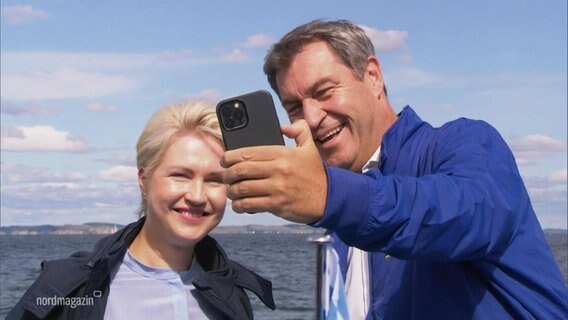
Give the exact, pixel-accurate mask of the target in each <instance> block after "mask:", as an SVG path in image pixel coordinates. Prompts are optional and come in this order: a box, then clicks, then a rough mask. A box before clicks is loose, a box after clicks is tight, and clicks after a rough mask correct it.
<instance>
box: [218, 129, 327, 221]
mask: <svg viewBox="0 0 568 320" xmlns="http://www.w3.org/2000/svg"><path fill="white" fill-rule="evenodd" d="M282 133H284V134H285V135H286V136H287V137H289V138H291V139H294V140H295V141H296V144H297V147H296V148H288V147H284V146H259V147H248V148H240V149H236V150H231V151H227V152H225V155H224V156H223V158H222V159H221V165H222V166H223V167H225V168H227V171H226V173H225V183H227V184H229V189H228V190H227V196H228V197H229V199H231V200H233V210H234V211H235V212H264V211H267V212H271V213H273V214H275V215H277V216H279V217H281V218H284V219H286V220H289V221H293V222H300V223H312V222H316V221H317V220H319V219H320V218H321V217H322V215H323V211H324V209H325V201H326V197H327V176H326V173H325V168H324V167H323V163H322V160H321V158H320V156H319V153H318V150H317V148H316V146H315V144H314V141H313V138H312V134H311V132H310V128H309V127H308V124H307V123H306V122H305V121H304V120H299V121H297V122H295V123H294V124H292V125H290V126H282Z"/></svg>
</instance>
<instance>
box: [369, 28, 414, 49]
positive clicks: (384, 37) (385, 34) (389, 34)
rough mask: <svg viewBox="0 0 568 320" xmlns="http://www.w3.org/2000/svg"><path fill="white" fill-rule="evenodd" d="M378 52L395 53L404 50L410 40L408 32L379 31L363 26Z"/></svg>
mask: <svg viewBox="0 0 568 320" xmlns="http://www.w3.org/2000/svg"><path fill="white" fill-rule="evenodd" d="M361 28H362V29H363V30H364V31H365V33H366V34H367V36H368V37H369V39H371V42H372V43H373V45H374V46H375V50H377V51H395V50H398V49H400V48H402V47H403V46H404V44H405V42H406V38H408V31H400V30H385V31H382V30H378V29H374V28H371V27H367V26H363V25H362V26H361Z"/></svg>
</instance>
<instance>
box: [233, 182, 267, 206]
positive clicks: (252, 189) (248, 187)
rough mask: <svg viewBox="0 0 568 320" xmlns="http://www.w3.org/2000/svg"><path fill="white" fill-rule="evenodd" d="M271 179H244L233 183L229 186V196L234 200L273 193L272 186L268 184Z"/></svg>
mask: <svg viewBox="0 0 568 320" xmlns="http://www.w3.org/2000/svg"><path fill="white" fill-rule="evenodd" d="M269 182H270V180H267V179H260V180H243V181H240V182H237V183H235V184H232V185H231V186H230V187H229V188H227V197H228V198H229V199H231V200H233V201H236V200H239V199H243V198H251V197H260V196H268V195H270V194H271V192H270V191H271V189H272V188H271V187H270V186H269V185H268V183H269Z"/></svg>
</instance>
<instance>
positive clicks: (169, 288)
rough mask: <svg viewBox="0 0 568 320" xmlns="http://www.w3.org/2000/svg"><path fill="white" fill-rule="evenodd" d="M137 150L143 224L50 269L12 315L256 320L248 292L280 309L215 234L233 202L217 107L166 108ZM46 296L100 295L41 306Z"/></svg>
mask: <svg viewBox="0 0 568 320" xmlns="http://www.w3.org/2000/svg"><path fill="white" fill-rule="evenodd" d="M136 151H137V165H138V183H139V186H140V192H141V199H142V200H141V205H140V209H139V213H140V215H141V218H140V219H139V220H138V221H137V222H135V223H132V224H130V225H128V226H126V227H124V228H123V229H121V230H119V231H118V232H117V233H115V234H113V235H110V236H108V237H105V238H103V239H102V240H101V241H99V243H98V244H97V246H96V248H95V250H94V252H93V253H88V254H87V253H76V254H74V255H73V256H71V258H69V259H65V260H59V261H49V262H46V263H44V264H43V270H42V273H41V274H40V277H39V278H38V280H36V282H35V283H34V284H33V285H32V287H31V288H30V289H28V291H27V292H26V293H25V295H24V297H23V298H22V299H21V300H20V301H19V302H18V304H17V305H16V307H15V308H14V309H13V310H12V312H11V313H10V314H9V315H8V319H19V318H25V319H33V318H40V319H43V318H49V319H103V318H104V319H252V318H253V313H252V308H251V305H250V302H249V298H248V296H247V294H246V293H245V291H244V290H243V289H248V290H250V291H252V292H254V293H255V294H256V295H257V296H259V298H260V299H261V300H262V301H263V302H264V303H265V304H266V305H267V306H268V307H270V308H271V309H274V301H273V298H272V285H271V283H270V282H269V281H267V280H265V279H263V278H261V277H260V276H258V275H256V274H255V273H253V272H252V271H250V270H248V269H246V268H245V267H243V266H242V265H240V264H238V263H236V262H234V261H231V260H229V259H228V258H227V256H226V254H225V253H224V251H223V250H222V248H221V247H220V246H219V244H218V243H217V242H216V241H215V240H214V239H213V238H211V237H209V236H208V233H209V232H210V231H211V230H213V229H214V228H215V227H216V226H217V225H218V224H219V222H220V221H221V219H222V217H223V213H224V210H225V204H226V200H227V186H226V185H225V184H224V183H223V172H224V169H223V168H222V167H221V165H220V159H221V156H222V155H223V152H224V148H223V143H222V138H221V134H220V130H219V124H218V122H217V118H216V115H215V113H214V109H213V108H212V107H211V106H210V105H209V104H207V103H205V102H185V103H180V104H176V105H170V106H166V107H164V108H162V109H160V110H159V111H158V112H156V113H155V114H154V115H153V116H152V117H151V118H150V120H149V121H148V123H147V125H146V127H145V128H144V130H143V132H142V134H141V135H140V138H139V140H138V143H137V145H136ZM43 295H49V296H53V295H56V296H61V297H68V298H88V297H94V299H91V300H89V301H92V302H93V303H91V304H90V305H82V304H80V303H76V306H75V307H74V308H73V307H71V306H68V305H65V306H40V305H38V304H37V303H36V300H37V297H42V296H43Z"/></svg>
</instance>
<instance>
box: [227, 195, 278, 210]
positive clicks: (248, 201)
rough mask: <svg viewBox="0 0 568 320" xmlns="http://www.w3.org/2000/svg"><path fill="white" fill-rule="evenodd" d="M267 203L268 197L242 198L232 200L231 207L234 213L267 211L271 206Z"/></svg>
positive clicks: (268, 201)
mask: <svg viewBox="0 0 568 320" xmlns="http://www.w3.org/2000/svg"><path fill="white" fill-rule="evenodd" d="M269 203H270V198H268V197H254V198H243V199H238V200H233V203H232V207H233V211H235V212H236V213H245V212H246V213H257V212H267V211H268V210H269V208H270V207H271V206H270V205H269Z"/></svg>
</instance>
